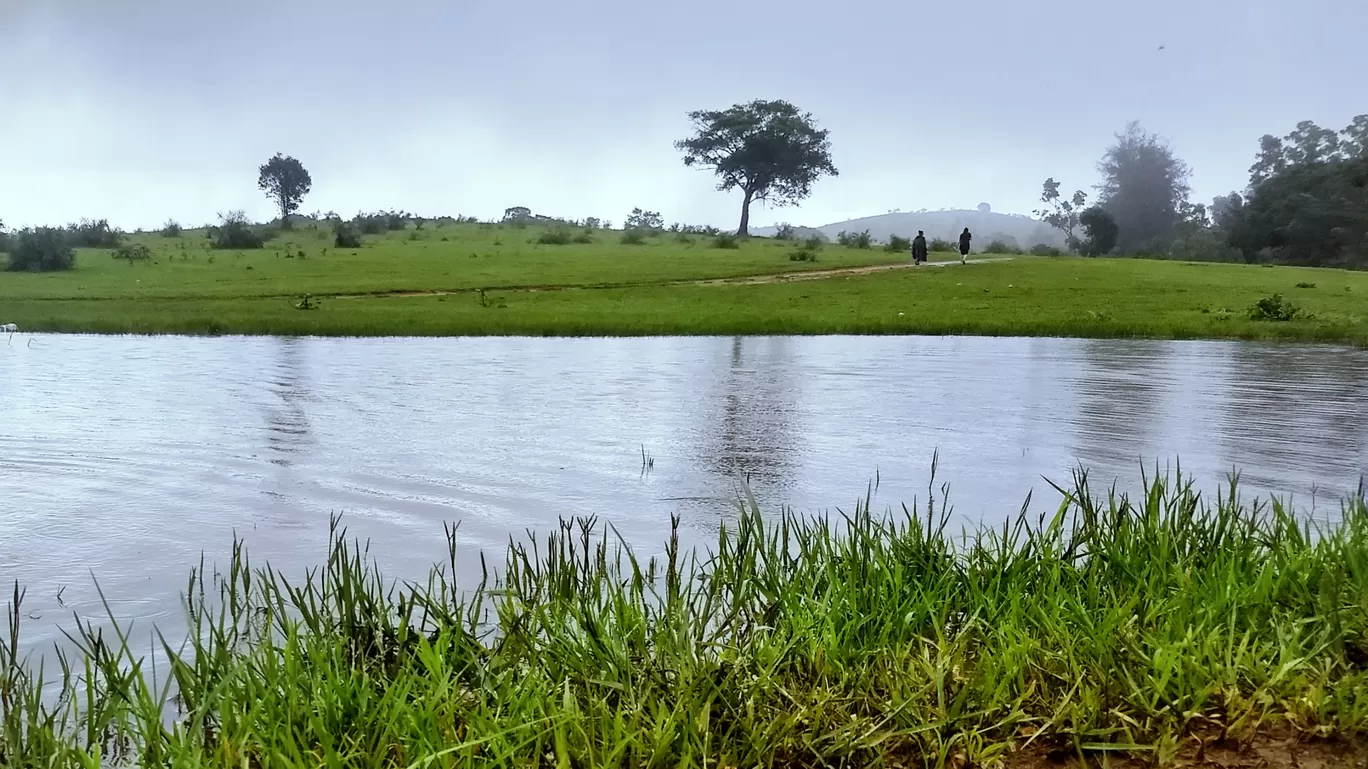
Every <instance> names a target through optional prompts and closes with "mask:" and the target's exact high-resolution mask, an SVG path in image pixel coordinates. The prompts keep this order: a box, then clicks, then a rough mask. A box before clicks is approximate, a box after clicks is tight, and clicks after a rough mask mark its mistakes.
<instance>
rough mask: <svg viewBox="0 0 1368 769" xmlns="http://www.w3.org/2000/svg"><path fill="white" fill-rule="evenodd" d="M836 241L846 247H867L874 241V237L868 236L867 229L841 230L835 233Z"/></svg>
mask: <svg viewBox="0 0 1368 769" xmlns="http://www.w3.org/2000/svg"><path fill="white" fill-rule="evenodd" d="M836 242H837V243H840V244H841V245H843V246H845V247H846V248H869V247H870V246H871V245H873V243H874V239H873V238H871V237H870V236H869V230H865V231H864V232H846V231H845V230H842V231H841V232H839V233H837V234H836Z"/></svg>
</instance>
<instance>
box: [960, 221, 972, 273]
mask: <svg viewBox="0 0 1368 769" xmlns="http://www.w3.org/2000/svg"><path fill="white" fill-rule="evenodd" d="M973 239H974V236H973V235H970V234H969V228H968V227H965V228H964V232H961V233H960V264H964V263H965V262H967V261H968V260H969V241H971V240H973Z"/></svg>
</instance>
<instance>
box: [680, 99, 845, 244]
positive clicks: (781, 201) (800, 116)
mask: <svg viewBox="0 0 1368 769" xmlns="http://www.w3.org/2000/svg"><path fill="white" fill-rule="evenodd" d="M689 119H690V120H691V121H692V122H693V125H694V135H693V136H691V137H689V138H687V139H682V140H680V141H677V142H675V147H676V148H678V149H679V150H680V151H682V152H683V153H684V165H686V166H689V167H702V168H707V169H710V170H712V171H713V173H715V174H716V175H717V177H718V184H717V188H718V189H719V190H722V191H724V192H725V191H729V190H734V189H739V190H741V191H742V193H743V195H744V197H743V199H742V202H741V223H740V226H739V227H738V228H737V234H739V235H748V234H750V206H751V203H753V202H755V201H757V200H762V201H764V202H766V203H768V204H770V205H772V206H787V205H793V204H795V203H797V202H798V201H800V200H803V199H805V198H807V197H808V196H809V195H810V194H812V185H813V183H814V182H816V181H817V180H818V179H819V178H821V177H822V176H837V175H838V173H839V172H838V171H837V170H836V166H835V165H834V164H833V163H832V160H831V141H830V139H829V138H828V132H827V131H826V130H824V129H819V128H817V125H816V122H815V121H814V120H813V117H812V115H811V113H807V112H801V111H800V110H799V109H798V108H797V107H795V106H793V105H792V104H790V103H789V102H786V101H761V100H756V101H752V102H750V103H747V104H737V105H734V106H732V107H730V108H728V109H725V110H720V111H717V110H699V111H695V112H691V113H689Z"/></svg>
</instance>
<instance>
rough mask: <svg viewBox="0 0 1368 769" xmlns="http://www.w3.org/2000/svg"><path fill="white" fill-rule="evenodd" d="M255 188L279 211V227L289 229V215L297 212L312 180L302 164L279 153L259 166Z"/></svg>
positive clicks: (309, 188) (311, 186)
mask: <svg viewBox="0 0 1368 769" xmlns="http://www.w3.org/2000/svg"><path fill="white" fill-rule="evenodd" d="M257 186H258V187H260V188H261V191H262V192H265V193H266V197H268V198H270V199H271V200H273V201H275V204H276V207H277V208H279V209H280V226H281V227H284V228H287V229H288V228H289V226H290V215H291V214H293V213H294V212H295V211H298V210H299V204H300V203H302V202H303V201H304V196H305V195H308V194H309V190H311V189H313V178H312V177H310V176H309V172H308V171H307V170H305V169H304V164H303V163H300V162H299V161H298V160H295V159H294V158H292V157H287V156H285V155H282V154H280V153H278V152H277V153H276V156H275V157H273V158H271V159H270V160H268V161H266V162H265V163H264V164H262V166H261V174H260V176H258V177H257Z"/></svg>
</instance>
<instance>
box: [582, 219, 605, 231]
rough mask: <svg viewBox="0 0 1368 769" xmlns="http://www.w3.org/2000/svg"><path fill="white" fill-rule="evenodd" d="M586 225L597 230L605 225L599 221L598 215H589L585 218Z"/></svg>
mask: <svg viewBox="0 0 1368 769" xmlns="http://www.w3.org/2000/svg"><path fill="white" fill-rule="evenodd" d="M584 226H585V227H587V228H588V229H591V230H597V229H598V228H600V227H602V226H603V222H601V221H599V218H598V217H597V216H587V217H585V219H584Z"/></svg>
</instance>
